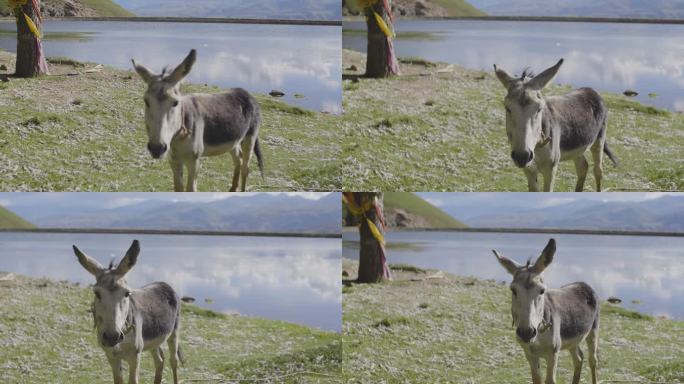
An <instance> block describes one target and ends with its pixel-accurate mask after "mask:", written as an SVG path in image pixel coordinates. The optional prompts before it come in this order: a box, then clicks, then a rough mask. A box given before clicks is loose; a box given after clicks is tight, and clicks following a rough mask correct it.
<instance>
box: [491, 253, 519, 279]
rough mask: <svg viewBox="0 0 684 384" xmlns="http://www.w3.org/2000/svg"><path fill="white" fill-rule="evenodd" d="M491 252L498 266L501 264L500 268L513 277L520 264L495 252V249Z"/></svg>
mask: <svg viewBox="0 0 684 384" xmlns="http://www.w3.org/2000/svg"><path fill="white" fill-rule="evenodd" d="M492 252H494V256H496V259H497V260H499V264H501V266H502V267H504V268H506V271H508V273H510V274H511V275H515V272H517V271H518V269H519V268H520V267H521V265H520V264H518V263H516V262H515V261H513V260H511V259H509V258H507V257H506V256H503V255H502V254H500V253H499V252H497V251H496V249H492Z"/></svg>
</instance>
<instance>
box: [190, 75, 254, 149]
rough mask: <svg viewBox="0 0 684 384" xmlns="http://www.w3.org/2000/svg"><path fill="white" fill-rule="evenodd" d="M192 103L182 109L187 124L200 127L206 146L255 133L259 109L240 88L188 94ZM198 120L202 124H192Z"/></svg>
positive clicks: (238, 139)
mask: <svg viewBox="0 0 684 384" xmlns="http://www.w3.org/2000/svg"><path fill="white" fill-rule="evenodd" d="M189 97H190V100H191V101H192V103H189V105H186V106H184V108H187V109H186V111H185V112H186V113H185V116H184V117H185V120H186V121H184V123H185V125H186V126H187V127H202V128H203V132H202V138H203V140H204V144H205V145H207V146H210V147H212V146H221V145H225V144H228V143H231V142H236V141H240V140H242V139H243V138H245V137H246V136H255V135H257V134H258V130H259V125H260V124H261V110H260V108H259V104H258V103H257V101H256V99H254V97H253V96H252V95H250V94H249V92H247V91H246V90H244V89H242V88H234V89H231V90H229V91H228V92H224V93H219V94H192V95H189ZM198 121H201V122H202V123H203V124H195V123H196V122H198Z"/></svg>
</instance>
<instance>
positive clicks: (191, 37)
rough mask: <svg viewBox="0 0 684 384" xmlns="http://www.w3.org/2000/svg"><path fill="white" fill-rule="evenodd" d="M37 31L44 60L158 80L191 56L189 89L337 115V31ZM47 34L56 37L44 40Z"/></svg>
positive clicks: (130, 26)
mask: <svg viewBox="0 0 684 384" xmlns="http://www.w3.org/2000/svg"><path fill="white" fill-rule="evenodd" d="M43 27H44V31H45V33H46V34H47V36H46V37H47V40H46V41H45V42H44V49H45V52H46V55H47V56H67V57H70V58H73V59H76V60H79V61H88V62H97V63H101V64H106V65H110V66H113V67H116V68H120V69H131V67H132V65H131V58H135V60H136V62H138V63H140V64H143V65H145V66H147V67H148V68H150V69H151V70H153V71H156V72H161V70H162V68H164V67H166V66H172V67H173V66H176V65H178V64H179V63H180V62H181V61H182V60H183V58H184V57H185V56H186V55H187V54H188V52H189V51H190V49H192V48H195V49H197V54H198V58H197V63H196V64H195V66H194V68H193V71H192V72H191V73H190V76H189V77H188V81H189V82H191V83H198V84H209V85H216V86H219V87H222V88H230V87H242V88H245V89H247V90H248V91H251V92H257V93H264V94H266V93H269V92H270V91H271V90H280V91H283V92H284V93H285V94H286V95H285V97H284V98H283V100H284V101H285V102H288V103H290V104H294V105H298V106H300V107H304V108H307V109H312V110H317V111H323V112H328V113H340V112H341V110H342V106H341V104H342V91H341V76H342V75H341V65H342V64H341V57H340V46H341V44H342V43H341V36H340V31H341V27H339V26H301V25H250V24H213V23H166V22H118V21H116V22H115V21H99V22H95V21H46V22H45V24H44V25H43ZM3 30H4V31H8V30H11V31H15V30H16V28H15V24H14V22H13V21H0V32H2V31H3ZM51 33H59V36H60V37H59V38H57V39H50V34H51ZM0 49H4V50H7V51H11V52H15V51H16V36H14V35H12V34H8V33H4V34H3V33H0ZM295 94H297V95H301V96H297V97H296V96H295ZM141 97H142V95H141Z"/></svg>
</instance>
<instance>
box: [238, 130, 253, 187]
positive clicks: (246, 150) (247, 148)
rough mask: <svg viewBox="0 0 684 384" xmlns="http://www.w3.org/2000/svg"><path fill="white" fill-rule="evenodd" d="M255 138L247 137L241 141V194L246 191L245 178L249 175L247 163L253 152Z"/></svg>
mask: <svg viewBox="0 0 684 384" xmlns="http://www.w3.org/2000/svg"><path fill="white" fill-rule="evenodd" d="M255 142H256V136H247V137H245V138H244V139H243V140H242V144H241V147H242V169H241V171H240V175H241V177H242V192H244V191H245V189H247V176H248V175H249V161H250V160H252V153H253V152H254V143H255Z"/></svg>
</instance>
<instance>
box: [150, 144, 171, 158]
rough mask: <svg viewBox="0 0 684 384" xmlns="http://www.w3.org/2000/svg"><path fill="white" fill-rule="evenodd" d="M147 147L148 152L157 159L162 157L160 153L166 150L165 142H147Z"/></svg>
mask: <svg viewBox="0 0 684 384" xmlns="http://www.w3.org/2000/svg"><path fill="white" fill-rule="evenodd" d="M147 149H148V150H149V151H150V154H151V155H152V157H154V158H155V159H158V158H160V157H162V155H163V154H164V153H165V152H166V150H167V149H168V147H167V146H166V144H163V143H162V144H152V143H147Z"/></svg>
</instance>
